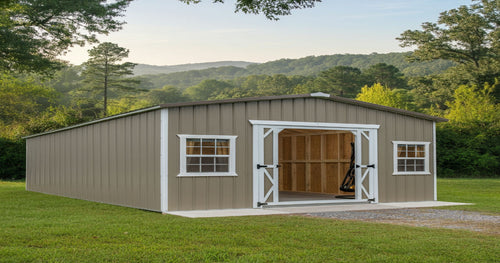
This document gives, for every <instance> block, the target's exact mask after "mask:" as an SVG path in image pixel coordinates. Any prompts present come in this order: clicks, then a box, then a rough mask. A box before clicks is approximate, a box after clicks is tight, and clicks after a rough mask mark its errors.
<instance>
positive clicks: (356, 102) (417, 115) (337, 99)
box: [160, 93, 448, 122]
mask: <svg viewBox="0 0 500 263" xmlns="http://www.w3.org/2000/svg"><path fill="white" fill-rule="evenodd" d="M327 96H328V97H327ZM310 97H313V98H318V99H325V100H330V101H335V102H341V103H345V104H351V105H356V106H360V107H365V108H369V109H374V110H380V111H386V112H392V113H397V114H402V115H406V116H411V117H415V118H420V119H425V120H431V121H435V122H447V121H448V119H445V118H441V117H437V116H432V115H428V114H424V113H420V112H414V111H408V110H403V109H398V108H392V107H388V106H382V105H378V104H373V103H368V102H364V101H359V100H354V99H348V98H343V97H338V96H334V95H330V94H325V93H313V94H298V95H280V96H266V97H251V98H237V99H225V100H208V101H194V102H179V103H168V104H161V105H160V107H161V108H175V107H186V106H198V105H211V104H225V103H238V102H254V101H265V100H284V99H296V98H310Z"/></svg>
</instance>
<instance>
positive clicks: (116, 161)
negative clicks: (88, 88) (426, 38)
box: [26, 110, 160, 211]
mask: <svg viewBox="0 0 500 263" xmlns="http://www.w3.org/2000/svg"><path fill="white" fill-rule="evenodd" d="M26 160H27V167H26V188H27V190H30V191H36V192H42V193H48V194H56V195H61V196H66V197H72V198H78V199H85V200H91V201H97V202H103V203H109V204H116V205H122V206H129V207H136V208H141V209H147V210H154V211H160V111H159V110H157V111H150V112H147V113H141V114H136V115H131V116H126V117H122V118H117V119H112V120H108V121H104V122H99V123H94V124H91V125H87V126H81V127H76V128H73V129H68V130H64V131H60V132H56V133H49V134H45V135H41V136H37V137H32V138H28V139H27V141H26Z"/></svg>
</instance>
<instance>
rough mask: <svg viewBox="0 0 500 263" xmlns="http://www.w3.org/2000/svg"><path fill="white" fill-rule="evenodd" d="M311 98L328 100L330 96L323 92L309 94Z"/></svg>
mask: <svg viewBox="0 0 500 263" xmlns="http://www.w3.org/2000/svg"><path fill="white" fill-rule="evenodd" d="M311 97H325V98H330V94H326V93H323V92H316V93H311Z"/></svg>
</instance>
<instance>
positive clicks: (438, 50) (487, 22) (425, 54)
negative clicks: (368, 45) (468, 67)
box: [397, 0, 500, 68]
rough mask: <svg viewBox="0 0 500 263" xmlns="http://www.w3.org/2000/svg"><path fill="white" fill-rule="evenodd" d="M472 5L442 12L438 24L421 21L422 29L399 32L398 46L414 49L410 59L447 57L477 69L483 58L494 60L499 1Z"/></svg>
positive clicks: (499, 21)
mask: <svg viewBox="0 0 500 263" xmlns="http://www.w3.org/2000/svg"><path fill="white" fill-rule="evenodd" d="M474 2H476V3H475V4H473V5H471V6H470V7H468V6H460V7H459V8H457V9H452V10H449V11H445V12H442V13H441V15H440V16H439V19H438V23H437V24H436V23H430V22H426V23H423V24H422V29H423V30H422V31H420V30H407V31H405V32H403V33H402V34H401V36H400V37H399V38H397V39H398V40H399V41H401V46H402V47H413V46H416V47H417V49H416V50H415V52H413V54H412V55H411V57H410V58H411V59H412V60H417V61H419V60H434V59H448V60H452V61H455V62H457V63H459V64H469V63H471V64H473V65H474V66H475V67H477V68H479V67H480V66H481V63H482V62H483V61H487V60H490V59H493V60H498V59H499V58H500V54H499V45H500V44H499V41H500V29H499V25H500V4H498V0H481V1H479V0H475V1H474Z"/></svg>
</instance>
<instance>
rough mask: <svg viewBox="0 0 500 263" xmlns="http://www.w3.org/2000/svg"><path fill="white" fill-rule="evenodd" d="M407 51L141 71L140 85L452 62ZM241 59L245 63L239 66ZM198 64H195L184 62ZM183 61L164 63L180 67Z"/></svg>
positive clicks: (411, 71)
mask: <svg viewBox="0 0 500 263" xmlns="http://www.w3.org/2000/svg"><path fill="white" fill-rule="evenodd" d="M409 54H410V53H388V54H377V53H374V54H370V55H351V54H345V55H325V56H309V57H305V58H299V59H280V60H275V61H270V62H266V63H262V64H257V63H249V62H239V63H243V64H239V65H240V66H234V65H230V66H219V67H212V68H206V69H201V70H189V71H181V72H174V73H169V74H156V75H142V76H141V78H142V79H143V80H144V82H145V83H147V82H149V83H150V84H149V85H147V87H146V86H145V87H144V88H161V87H163V86H165V85H173V86H176V87H179V88H187V87H189V86H193V85H196V84H198V83H200V82H201V81H203V80H205V79H217V80H227V79H234V78H238V77H244V76H249V75H274V74H284V75H302V76H314V75H316V74H318V73H320V72H321V71H324V70H327V69H329V68H332V67H335V66H350V67H356V68H359V69H361V70H363V69H365V68H368V67H369V66H371V65H374V64H377V63H386V64H390V65H394V66H396V67H397V68H399V70H400V71H401V72H402V73H403V74H405V75H406V76H425V75H430V74H436V73H440V72H443V71H444V70H446V69H447V68H449V67H451V66H453V65H454V63H453V62H451V61H445V60H438V61H432V62H415V63H409V62H407V61H406V57H407V56H408V55H409ZM222 63H230V62H214V63H202V64H205V65H207V66H208V64H212V65H216V64H218V65H222ZM244 63H247V64H246V67H245V66H243V65H244ZM188 65H198V64H188ZM184 66H187V65H179V66H168V67H179V68H181V67H184Z"/></svg>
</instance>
